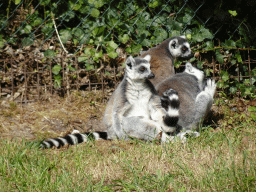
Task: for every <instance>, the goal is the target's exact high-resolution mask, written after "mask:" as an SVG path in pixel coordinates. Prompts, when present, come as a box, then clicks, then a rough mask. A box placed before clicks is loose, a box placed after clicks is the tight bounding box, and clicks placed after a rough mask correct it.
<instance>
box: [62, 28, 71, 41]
mask: <svg viewBox="0 0 256 192" xmlns="http://www.w3.org/2000/svg"><path fill="white" fill-rule="evenodd" d="M71 38H72V32H71V30H70V29H61V30H60V39H61V41H62V43H66V42H67V41H68V40H69V39H71Z"/></svg>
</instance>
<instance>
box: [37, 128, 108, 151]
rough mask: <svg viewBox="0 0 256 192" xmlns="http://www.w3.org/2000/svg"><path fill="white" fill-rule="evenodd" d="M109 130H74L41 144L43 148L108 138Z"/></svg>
mask: <svg viewBox="0 0 256 192" xmlns="http://www.w3.org/2000/svg"><path fill="white" fill-rule="evenodd" d="M107 137H108V136H107V132H91V133H79V132H78V131H73V132H72V133H71V134H68V135H66V136H65V137H58V138H54V139H48V140H45V141H43V142H42V143H41V144H40V147H41V148H44V149H45V148H52V147H56V148H61V147H63V146H64V145H76V144H79V143H83V142H87V141H88V140H99V139H105V140H107V139H108V138H107Z"/></svg>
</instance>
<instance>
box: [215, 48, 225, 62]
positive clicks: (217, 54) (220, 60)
mask: <svg viewBox="0 0 256 192" xmlns="http://www.w3.org/2000/svg"><path fill="white" fill-rule="evenodd" d="M223 57H224V56H223V55H222V54H221V53H220V52H219V51H216V59H217V60H218V61H219V63H220V64H221V63H224V58H223Z"/></svg>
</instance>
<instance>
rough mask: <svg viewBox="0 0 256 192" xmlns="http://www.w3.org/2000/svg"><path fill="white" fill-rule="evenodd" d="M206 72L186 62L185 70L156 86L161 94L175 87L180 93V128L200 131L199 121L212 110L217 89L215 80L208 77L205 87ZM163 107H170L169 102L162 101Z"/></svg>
mask: <svg viewBox="0 0 256 192" xmlns="http://www.w3.org/2000/svg"><path fill="white" fill-rule="evenodd" d="M203 81H204V73H203V71H200V70H199V69H197V68H195V67H193V66H192V65H191V63H186V66H185V71H184V72H182V73H177V74H175V75H172V76H171V77H170V78H168V79H166V80H165V81H163V82H161V83H160V84H158V85H157V86H156V89H157V91H158V93H159V95H160V96H161V95H163V96H164V93H165V92H166V90H168V89H170V88H171V89H174V90H175V91H177V93H178V95H179V101H180V110H179V121H178V124H177V126H178V127H179V129H182V130H187V131H191V130H192V129H196V130H197V131H198V128H199V123H200V122H201V121H202V120H203V119H204V117H205V115H206V114H207V113H208V112H209V111H210V108H211V106H212V103H213V97H214V93H215V89H216V84H215V81H214V80H211V79H208V80H207V82H206V86H205V87H204V82H203ZM162 100H164V99H162ZM162 106H163V107H165V108H166V107H168V103H167V104H166V103H164V102H162Z"/></svg>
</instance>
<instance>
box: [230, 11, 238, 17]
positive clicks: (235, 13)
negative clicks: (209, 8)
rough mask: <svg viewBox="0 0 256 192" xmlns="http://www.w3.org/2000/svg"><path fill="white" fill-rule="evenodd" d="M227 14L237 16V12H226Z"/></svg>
mask: <svg viewBox="0 0 256 192" xmlns="http://www.w3.org/2000/svg"><path fill="white" fill-rule="evenodd" d="M228 12H229V13H230V14H231V15H232V16H234V17H235V16H237V12H236V11H232V10H228Z"/></svg>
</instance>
